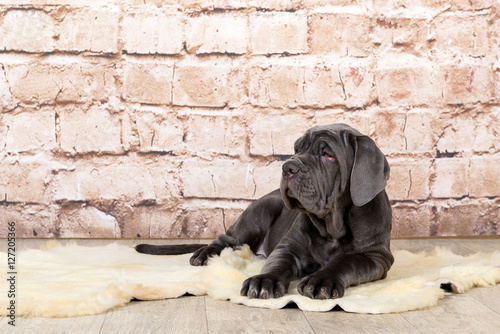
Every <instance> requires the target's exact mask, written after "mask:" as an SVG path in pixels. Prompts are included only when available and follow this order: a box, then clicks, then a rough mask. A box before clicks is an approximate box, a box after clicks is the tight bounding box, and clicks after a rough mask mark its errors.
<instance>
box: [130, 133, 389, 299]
mask: <svg viewBox="0 0 500 334" xmlns="http://www.w3.org/2000/svg"><path fill="white" fill-rule="evenodd" d="M282 169H283V174H282V179H281V187H280V189H278V190H276V191H273V192H272V193H270V194H268V195H266V196H264V197H262V198H260V199H258V200H257V201H255V202H253V203H252V204H251V205H250V206H249V207H248V208H247V209H246V210H245V211H244V212H243V213H242V214H241V216H240V217H239V218H238V220H237V221H236V222H235V223H234V225H232V226H231V227H230V228H229V229H228V230H227V233H226V234H221V235H220V236H219V237H218V239H216V240H215V241H213V242H212V243H211V244H209V245H176V246H153V245H138V246H137V247H136V249H137V251H139V252H141V253H148V254H157V255H162V254H180V253H188V252H192V251H194V254H193V256H192V257H191V260H190V263H191V264H192V265H195V266H200V265H205V264H206V263H207V260H208V258H209V257H211V256H214V255H218V254H220V252H221V251H222V250H223V249H224V248H225V247H233V248H237V247H238V246H241V245H243V244H248V245H250V247H251V249H252V251H254V253H257V252H258V251H259V249H260V250H261V251H262V250H263V252H264V254H265V255H266V256H267V260H266V262H265V265H264V267H263V269H262V272H261V273H260V274H259V275H256V276H253V277H250V278H249V279H247V280H246V281H245V282H244V283H243V287H242V289H241V294H242V295H246V296H248V297H250V298H279V297H281V296H283V295H284V294H285V293H286V292H287V290H288V286H289V283H290V281H292V280H294V279H299V278H302V281H301V282H300V284H299V285H298V291H299V293H300V294H302V295H305V296H308V297H310V298H315V299H327V298H339V297H342V296H343V295H344V291H345V289H346V288H347V287H349V286H352V285H357V284H361V283H365V282H369V281H373V280H377V279H382V278H385V276H386V274H387V271H388V270H389V269H390V267H391V265H392V263H393V262H394V258H393V256H392V254H391V251H390V246H389V243H390V233H391V221H392V213H391V206H390V203H389V199H388V197H387V194H386V192H385V190H384V188H385V186H386V181H387V180H388V179H389V165H388V163H387V160H386V158H385V156H384V154H383V153H382V152H381V151H380V149H379V148H378V147H377V146H376V145H375V143H374V141H373V140H372V139H370V138H369V137H367V136H365V135H363V134H361V133H360V132H358V131H357V130H355V129H353V128H351V127H350V126H348V125H345V124H333V125H329V126H316V127H313V128H311V129H309V130H308V131H307V132H306V133H305V134H304V135H303V136H302V137H300V138H299V139H298V140H297V141H296V142H295V154H294V155H293V156H292V157H291V158H290V159H288V160H287V161H285V163H284V164H283V168H282Z"/></svg>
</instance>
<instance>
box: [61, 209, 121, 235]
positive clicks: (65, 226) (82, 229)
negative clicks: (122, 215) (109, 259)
mask: <svg viewBox="0 0 500 334" xmlns="http://www.w3.org/2000/svg"><path fill="white" fill-rule="evenodd" d="M56 227H57V228H58V229H59V231H60V234H59V235H58V237H61V238H120V236H121V233H120V226H119V225H118V222H117V220H116V218H115V217H113V216H112V215H109V214H107V213H105V212H102V211H100V210H98V209H97V208H95V207H93V206H87V205H85V204H79V203H77V204H68V205H66V206H63V207H62V208H61V211H60V212H59V216H58V221H57V225H56Z"/></svg>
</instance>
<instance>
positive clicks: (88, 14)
mask: <svg viewBox="0 0 500 334" xmlns="http://www.w3.org/2000/svg"><path fill="white" fill-rule="evenodd" d="M119 16H120V12H119V11H118V9H116V8H106V7H103V8H98V9H97V8H95V9H94V8H85V9H77V10H71V11H70V12H68V13H67V14H66V15H65V16H64V19H63V20H62V22H61V23H60V26H59V31H60V34H59V39H58V42H57V44H58V49H60V50H69V51H92V52H103V53H116V52H118V19H119Z"/></svg>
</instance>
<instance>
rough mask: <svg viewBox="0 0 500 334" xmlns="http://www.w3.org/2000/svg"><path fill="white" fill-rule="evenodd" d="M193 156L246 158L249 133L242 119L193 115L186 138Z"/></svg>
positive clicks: (189, 120) (190, 118)
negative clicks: (221, 155) (205, 154)
mask: <svg viewBox="0 0 500 334" xmlns="http://www.w3.org/2000/svg"><path fill="white" fill-rule="evenodd" d="M184 140H185V142H186V146H187V150H188V151H189V152H191V153H193V154H196V155H200V154H203V153H209V154H225V155H232V156H244V155H245V150H246V141H247V131H246V128H245V125H244V124H243V120H242V118H241V117H224V116H210V115H192V116H190V117H189V119H188V121H187V129H186V136H185V138H184Z"/></svg>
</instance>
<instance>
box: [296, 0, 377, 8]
mask: <svg viewBox="0 0 500 334" xmlns="http://www.w3.org/2000/svg"><path fill="white" fill-rule="evenodd" d="M371 2H372V0H302V1H301V4H302V5H303V6H304V7H306V8H311V9H314V8H316V7H324V6H359V7H364V6H365V5H366V4H370V3H371Z"/></svg>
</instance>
